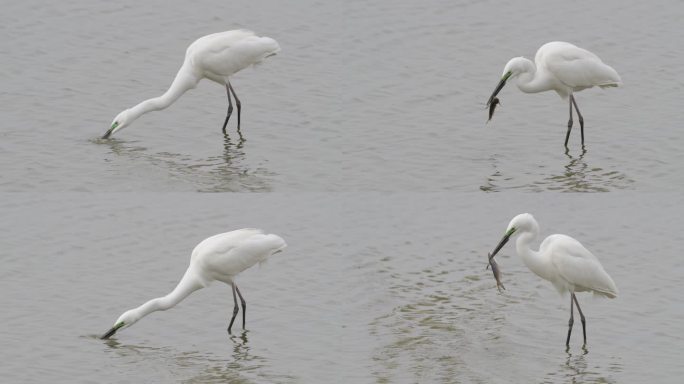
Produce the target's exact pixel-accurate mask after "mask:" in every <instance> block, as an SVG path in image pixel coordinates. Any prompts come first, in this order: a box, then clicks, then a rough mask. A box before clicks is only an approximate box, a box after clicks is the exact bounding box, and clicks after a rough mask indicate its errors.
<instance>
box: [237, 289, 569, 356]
mask: <svg viewBox="0 0 684 384" xmlns="http://www.w3.org/2000/svg"><path fill="white" fill-rule="evenodd" d="M573 297H575V294H574V293H572V294H570V321H568V338H567V339H566V340H565V346H566V347H568V348H569V347H570V334H571V333H572V324H574V323H575V319H574V317H573V314H572V311H573V309H572V307H573V301H572V300H573ZM236 305H237V304H236Z"/></svg>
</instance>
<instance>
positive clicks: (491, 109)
mask: <svg viewBox="0 0 684 384" xmlns="http://www.w3.org/2000/svg"><path fill="white" fill-rule="evenodd" d="M499 104H501V101H500V100H499V98H498V97H495V98H494V99H493V100H492V102H491V103H490V104H489V119H487V122H488V123H489V120H491V119H492V116H494V110H495V109H496V106H497V105H499Z"/></svg>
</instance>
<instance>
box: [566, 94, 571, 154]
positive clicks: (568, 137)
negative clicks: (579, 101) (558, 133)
mask: <svg viewBox="0 0 684 384" xmlns="http://www.w3.org/2000/svg"><path fill="white" fill-rule="evenodd" d="M569 103H570V120H568V133H566V134H565V148H567V147H568V140H569V139H570V131H572V95H570V101H569Z"/></svg>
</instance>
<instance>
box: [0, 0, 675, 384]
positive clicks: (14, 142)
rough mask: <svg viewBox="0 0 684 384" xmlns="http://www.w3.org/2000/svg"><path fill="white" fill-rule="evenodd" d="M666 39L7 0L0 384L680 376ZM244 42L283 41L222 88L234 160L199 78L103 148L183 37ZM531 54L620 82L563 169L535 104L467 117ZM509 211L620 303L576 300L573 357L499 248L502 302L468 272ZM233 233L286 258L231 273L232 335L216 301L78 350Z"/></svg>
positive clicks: (417, 5)
mask: <svg viewBox="0 0 684 384" xmlns="http://www.w3.org/2000/svg"><path fill="white" fill-rule="evenodd" d="M682 19H684V5H682V3H681V2H676V1H664V2H659V3H658V5H657V6H654V4H653V3H648V2H632V1H606V2H568V1H566V2H555V3H552V2H546V1H525V2H519V1H509V2H486V1H472V2H454V1H422V2H412V1H394V2H389V1H386V2H363V1H346V2H320V1H297V2H278V1H273V0H271V1H232V2H209V1H200V2H193V3H189V2H182V1H177V0H174V1H147V2H144V3H141V2H134V1H119V2H105V1H100V2H95V1H61V2H55V3H50V2H37V1H22V2H10V1H3V2H2V12H0V36H2V39H0V81H1V84H2V86H1V87H0V117H1V119H0V121H1V122H0V170H1V172H0V214H1V215H2V220H0V244H1V245H2V250H1V251H0V261H1V262H2V268H0V292H3V293H2V294H1V295H0V308H2V310H0V324H2V325H3V326H2V330H0V361H2V364H1V365H0V381H2V382H46V381H52V382H98V383H99V382H159V383H165V382H198V383H205V382H247V383H250V382H260V383H273V382H282V383H299V382H302V383H318V382H377V383H395V382H463V383H471V382H476V383H477V382H481V383H507V382H525V383H526V382H549V383H567V382H578V383H579V382H592V383H593V382H598V383H625V382H626V383H631V382H633V383H643V382H659V383H665V382H680V381H681V377H683V375H684V366H683V364H682V363H681V352H682V351H684V339H683V338H682V336H681V335H682V334H684V326H683V325H682V322H681V319H682V318H684V306H683V305H682V300H681V294H680V292H681V291H682V284H681V276H682V275H683V274H684V266H683V262H682V257H681V252H680V250H681V248H682V241H683V238H684V235H683V234H682V230H681V229H682V228H683V227H684V220H682V208H681V207H682V204H683V203H684V197H682V196H681V189H682V187H683V186H684V172H682V171H681V169H682V167H683V166H684V151H682V149H681V148H682V145H681V144H682V141H683V140H682V139H683V137H682V135H683V132H684V130H682V129H681V126H682V124H681V110H682V96H681V95H682V91H683V90H684V80H683V78H682V76H681V68H682V67H683V66H684V54H682V52H681V41H684V28H681V20H682ZM239 27H246V28H250V29H253V30H255V31H256V32H257V33H259V34H262V35H266V36H271V37H274V38H276V39H277V40H278V41H279V42H280V44H281V47H282V49H283V50H282V52H281V54H280V55H278V56H276V57H275V58H273V59H269V60H268V61H267V62H266V63H265V64H264V65H262V66H259V67H257V68H256V69H254V70H253V69H247V70H245V71H243V72H241V73H239V74H238V75H236V76H235V77H234V79H233V81H232V82H233V85H234V87H235V88H236V91H237V93H238V95H239V96H240V99H241V100H242V103H243V116H242V117H243V133H244V135H245V138H246V139H247V140H246V141H244V142H241V141H239V140H238V136H237V135H236V133H235V121H232V122H231V125H230V129H231V131H230V136H229V137H224V136H223V135H222V134H221V132H220V125H221V123H222V122H223V118H224V116H225V115H224V114H225V109H226V99H225V92H224V90H223V89H221V87H218V86H217V85H216V84H213V83H210V82H206V81H205V82H202V83H200V85H199V86H198V87H197V88H196V89H195V90H193V91H191V92H189V93H187V94H186V95H184V96H183V97H182V98H181V99H179V100H178V101H177V102H176V103H175V104H174V105H173V106H171V107H170V108H169V109H167V110H165V111H163V112H157V113H151V114H148V115H145V116H144V117H142V118H141V119H139V120H137V121H136V122H135V123H134V124H133V125H132V126H130V127H128V128H127V129H125V130H123V131H121V132H119V133H118V134H117V135H116V136H115V138H114V139H113V140H99V139H98V137H99V136H101V135H102V134H103V133H104V131H105V130H106V129H107V128H108V127H109V124H110V123H111V120H112V118H113V117H114V116H115V115H116V114H117V113H118V112H120V111H121V110H122V109H124V108H127V107H130V106H132V105H134V104H136V103H138V102H139V101H141V100H143V99H146V98H149V97H153V96H157V95H160V94H161V93H163V92H164V91H165V90H166V88H167V87H168V85H169V84H170V82H171V81H172V79H173V77H174V75H175V73H176V71H177V69H178V67H179V66H180V64H181V63H182V59H183V54H184V51H185V48H186V47H187V45H188V44H189V43H191V42H192V41H193V40H194V39H195V38H197V37H199V36H202V35H205V34H207V33H211V32H216V31H221V30H227V29H233V28H239ZM549 40H567V41H571V42H574V43H576V44H578V45H580V46H582V47H585V48H587V49H590V50H592V51H594V52H596V53H597V54H598V55H599V56H600V57H602V58H603V60H604V61H605V62H606V63H608V64H609V65H612V66H613V67H615V68H616V69H617V70H618V72H619V73H620V74H621V76H622V79H623V81H624V83H625V85H624V87H622V88H618V89H610V90H606V91H602V90H587V91H583V92H581V93H579V94H578V95H577V101H578V104H579V106H580V109H581V111H582V113H583V115H584V117H585V122H586V130H585V131H586V140H587V147H586V150H585V151H583V150H582V149H581V148H580V145H579V129H578V128H579V127H577V130H576V131H575V132H574V133H573V135H572V137H571V141H570V151H569V152H568V153H564V149H563V146H562V144H563V140H564V134H565V126H566V122H567V104H565V102H564V101H562V100H561V99H560V98H558V97H557V96H556V95H555V93H544V94H537V95H524V94H522V93H521V92H519V91H518V90H517V89H516V87H515V86H514V85H513V84H510V85H509V86H507V87H506V88H505V89H504V90H503V91H502V93H501V94H500V96H501V100H502V103H503V106H502V107H501V108H500V109H498V110H497V113H496V116H495V117H494V120H493V121H492V122H490V123H489V124H488V125H485V124H484V123H485V121H486V117H487V111H486V110H485V108H484V103H485V101H486V99H487V97H488V96H489V94H490V93H491V91H492V90H493V88H494V87H495V86H496V83H497V81H498V79H499V77H500V75H501V71H502V69H503V66H504V65H505V63H506V61H507V60H508V59H510V58H511V57H514V56H519V55H524V56H527V57H529V58H531V57H533V56H534V53H535V51H536V49H537V48H538V47H539V46H540V45H541V44H543V43H544V42H547V41H549ZM490 191H493V192H502V193H484V192H490ZM197 192H272V193H228V194H213V193H197ZM538 192H542V193H538ZM557 192H608V193H589V194H587V193H557ZM523 211H529V212H532V213H534V214H535V216H536V217H537V219H538V220H539V221H540V225H541V228H542V236H546V235H549V234H551V233H556V232H560V233H566V234H569V235H572V236H574V237H576V238H578V239H579V240H580V241H582V243H584V244H585V245H586V246H587V247H588V248H589V249H590V250H592V251H593V252H594V253H595V254H596V255H597V256H598V257H599V258H600V259H601V260H602V262H603V264H604V266H605V268H606V269H607V271H608V272H609V273H610V274H611V275H612V276H613V278H614V279H615V281H616V283H617V285H618V287H619V288H620V297H619V298H618V299H617V300H594V299H591V298H590V297H588V296H587V295H582V296H580V301H581V302H582V308H583V309H584V311H585V313H586V314H587V316H588V321H589V324H588V327H589V328H588V334H589V335H588V337H589V350H588V353H586V354H585V353H584V352H583V351H582V349H581V348H580V346H579V344H580V340H581V336H580V335H581V331H580V328H579V326H580V324H579V322H577V324H576V329H575V337H574V338H573V344H572V348H571V350H570V351H569V353H566V352H565V350H564V345H563V343H564V337H565V332H566V326H567V318H568V303H567V301H568V299H567V298H562V299H561V298H559V296H558V295H557V294H556V293H555V291H553V289H552V288H550V286H549V285H548V284H547V283H545V282H543V281H542V280H540V279H539V278H537V277H536V276H534V275H533V274H532V273H531V272H529V271H528V270H527V269H526V268H525V267H524V265H523V264H522V262H521V260H519V258H518V257H517V256H515V255H514V247H513V246H508V247H507V248H505V249H504V251H503V255H502V257H501V258H500V261H499V263H500V264H501V268H502V271H503V273H504V283H505V285H506V287H507V288H508V290H507V291H506V292H505V293H504V294H499V293H498V292H497V290H496V288H495V284H494V281H493V278H492V276H491V272H490V271H485V270H484V266H485V263H484V259H485V257H486V253H487V251H489V250H491V248H492V247H493V246H494V245H496V243H497V242H498V240H499V239H500V236H501V234H502V232H503V231H504V230H505V228H506V225H507V223H508V221H509V220H510V218H511V217H512V216H513V215H514V214H517V213H520V212H523ZM248 226H256V227H262V228H264V229H265V230H267V231H271V232H274V233H278V234H280V235H282V236H283V237H284V238H285V239H286V240H287V241H288V243H289V245H290V247H289V248H288V249H287V251H286V252H284V253H282V254H278V255H276V256H275V257H274V258H273V260H271V261H270V262H269V263H268V264H267V265H266V266H264V267H262V268H254V269H253V270H249V271H247V272H246V273H245V274H244V275H243V276H241V279H240V284H241V287H242V288H243V291H244V294H245V296H246V298H247V300H248V302H249V304H250V311H249V314H248V332H246V333H243V334H238V335H237V336H236V337H234V338H229V337H228V336H227V334H226V333H225V327H226V325H227V321H228V316H229V314H230V312H231V310H232V298H231V295H230V290H229V288H228V287H226V286H224V285H222V284H215V286H213V287H211V288H210V289H207V290H202V291H199V292H197V293H195V294H193V295H192V296H191V297H190V298H189V299H188V300H187V301H185V302H183V303H182V304H181V305H180V306H179V307H177V308H175V309H173V310H171V311H168V312H166V313H156V314H153V315H151V316H150V317H149V318H146V319H144V320H142V321H141V322H140V323H138V324H136V325H135V327H132V328H130V329H127V330H125V331H124V332H122V333H121V334H120V335H118V336H117V337H116V338H115V339H114V340H111V341H109V342H102V341H101V340H99V339H97V337H96V336H97V335H99V334H101V333H102V332H104V331H105V330H106V329H107V328H108V327H109V326H111V323H112V322H113V321H114V320H115V319H116V317H117V316H118V315H119V314H120V313H121V312H123V311H124V310H126V309H128V308H131V307H134V306H137V305H139V304H140V303H142V302H143V301H145V300H147V299H149V298H152V297H156V296H160V295H163V294H165V293H167V292H168V291H169V290H170V289H172V288H173V287H174V285H175V283H176V282H177V280H178V279H179V278H180V276H181V275H182V273H183V271H184V270H185V268H186V266H187V263H188V261H189V254H190V251H191V250H192V248H193V247H194V245H195V244H197V243H198V242H199V241H200V240H202V239H203V238H205V237H207V236H209V235H212V234H215V233H218V232H223V231H227V230H231V229H236V228H241V227H248Z"/></svg>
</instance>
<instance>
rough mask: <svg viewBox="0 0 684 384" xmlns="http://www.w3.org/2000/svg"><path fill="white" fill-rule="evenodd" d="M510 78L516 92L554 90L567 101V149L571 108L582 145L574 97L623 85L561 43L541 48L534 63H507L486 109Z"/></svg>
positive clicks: (605, 68) (599, 65) (590, 56)
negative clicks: (588, 90) (598, 89)
mask: <svg viewBox="0 0 684 384" xmlns="http://www.w3.org/2000/svg"><path fill="white" fill-rule="evenodd" d="M510 78H513V79H516V80H517V85H518V88H520V90H521V91H523V92H525V93H537V92H545V91H552V90H553V91H556V92H557V93H558V95H559V96H560V97H561V98H563V99H566V98H568V97H569V99H570V101H569V104H570V119H569V120H568V131H567V133H566V135H565V146H566V147H567V146H568V139H569V138H570V131H571V130H572V106H573V105H574V106H575V110H576V111H577V117H578V118H579V123H580V128H581V132H582V145H584V118H583V117H582V114H581V113H580V111H579V108H577V102H576V101H575V97H574V96H573V93H574V92H579V91H581V90H583V89H587V88H591V87H594V86H599V87H601V88H606V87H617V86H619V85H622V80H621V79H620V75H618V73H617V72H616V71H615V70H614V69H613V68H612V67H610V66H609V65H606V64H604V63H603V61H601V59H600V58H599V57H598V56H596V55H595V54H593V53H591V52H589V51H587V50H585V49H582V48H579V47H577V46H574V45H572V44H570V43H565V42H562V41H554V42H551V43H546V44H544V45H542V46H541V47H540V48H539V50H537V54H536V55H535V56H534V63H533V62H532V61H531V60H529V59H526V58H524V57H514V58H512V59H511V60H509V61H508V63H506V66H505V67H504V71H503V76H502V77H501V81H500V82H499V85H497V87H496V89H495V90H494V92H493V93H492V95H491V96H490V97H489V101H487V105H488V106H489V105H490V104H491V103H492V101H494V98H496V95H497V94H498V93H499V91H501V89H502V88H503V87H504V85H506V81H507V80H508V79H510ZM490 114H491V112H490Z"/></svg>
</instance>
